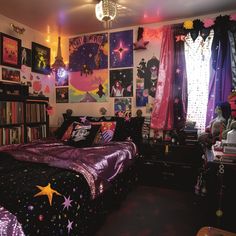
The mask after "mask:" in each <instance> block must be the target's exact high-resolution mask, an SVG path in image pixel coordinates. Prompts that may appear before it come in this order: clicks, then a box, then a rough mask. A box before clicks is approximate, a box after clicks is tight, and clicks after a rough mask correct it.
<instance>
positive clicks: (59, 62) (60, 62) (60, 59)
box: [52, 36, 66, 71]
mask: <svg viewBox="0 0 236 236" xmlns="http://www.w3.org/2000/svg"><path fill="white" fill-rule="evenodd" d="M65 67H66V65H65V63H64V62H63V57H62V55H61V37H60V36H59V37H58V47H57V55H56V57H55V62H54V63H53V64H52V69H53V70H54V71H56V70H58V69H59V68H65Z"/></svg>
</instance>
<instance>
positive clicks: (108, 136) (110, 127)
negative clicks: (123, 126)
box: [91, 121, 116, 144]
mask: <svg viewBox="0 0 236 236" xmlns="http://www.w3.org/2000/svg"><path fill="white" fill-rule="evenodd" d="M91 124H98V125H99V124H100V125H101V128H100V131H99V132H98V134H97V136H96V137H95V140H94V143H96V144H102V143H108V142H110V141H111V140H112V139H113V136H114V133H115V129H116V122H115V121H103V122H94V123H91Z"/></svg>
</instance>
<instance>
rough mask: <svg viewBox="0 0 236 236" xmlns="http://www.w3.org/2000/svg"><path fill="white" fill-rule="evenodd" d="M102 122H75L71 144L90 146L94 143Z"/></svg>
mask: <svg viewBox="0 0 236 236" xmlns="http://www.w3.org/2000/svg"><path fill="white" fill-rule="evenodd" d="M100 127H101V125H100V124H96V125H95V124H87V125H83V124H81V123H78V122H74V123H73V130H72V133H71V137H70V140H69V141H68V144H69V145H72V146H75V147H90V146H91V145H92V144H93V143H94V139H95V137H96V135H97V133H98V131H99V130H100Z"/></svg>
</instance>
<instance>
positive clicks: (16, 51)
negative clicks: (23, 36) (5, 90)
mask: <svg viewBox="0 0 236 236" xmlns="http://www.w3.org/2000/svg"><path fill="white" fill-rule="evenodd" d="M20 48H21V40H20V39H17V38H14V37H12V36H9V35H7V34H4V33H1V64H2V65H4V66H10V67H14V68H20V66H21V58H20Z"/></svg>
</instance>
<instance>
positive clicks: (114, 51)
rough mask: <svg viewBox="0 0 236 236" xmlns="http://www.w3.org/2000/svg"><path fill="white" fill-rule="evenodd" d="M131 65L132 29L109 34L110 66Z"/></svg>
mask: <svg viewBox="0 0 236 236" xmlns="http://www.w3.org/2000/svg"><path fill="white" fill-rule="evenodd" d="M132 66H133V30H126V31H120V32H114V33H111V34H110V67H111V68H119V67H132Z"/></svg>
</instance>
